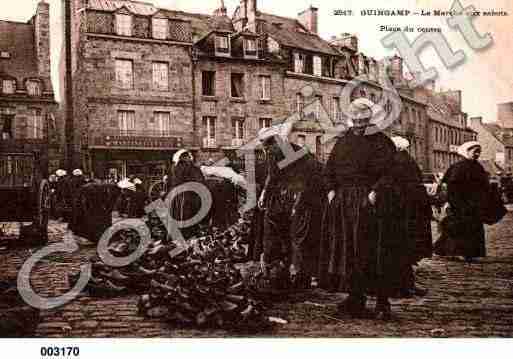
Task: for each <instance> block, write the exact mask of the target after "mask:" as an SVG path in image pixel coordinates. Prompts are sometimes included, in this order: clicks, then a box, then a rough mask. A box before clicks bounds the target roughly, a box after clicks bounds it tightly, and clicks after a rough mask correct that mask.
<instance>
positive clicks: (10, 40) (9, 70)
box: [0, 20, 38, 86]
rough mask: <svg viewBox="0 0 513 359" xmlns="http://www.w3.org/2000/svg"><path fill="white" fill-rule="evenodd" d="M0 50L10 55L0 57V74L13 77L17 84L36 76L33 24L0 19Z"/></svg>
mask: <svg viewBox="0 0 513 359" xmlns="http://www.w3.org/2000/svg"><path fill="white" fill-rule="evenodd" d="M0 51H3V52H8V53H9V54H10V56H11V57H10V59H0V75H4V76H10V77H14V78H16V79H17V80H18V84H20V82H21V81H23V80H24V79H26V78H29V77H38V71H37V63H36V47H35V40H34V26H33V25H31V24H27V23H20V22H13V21H2V20H0ZM18 86H19V85H18Z"/></svg>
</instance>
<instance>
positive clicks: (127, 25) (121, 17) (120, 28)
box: [116, 14, 132, 36]
mask: <svg viewBox="0 0 513 359" xmlns="http://www.w3.org/2000/svg"><path fill="white" fill-rule="evenodd" d="M116 34H118V35H122V36H132V15H125V14H116Z"/></svg>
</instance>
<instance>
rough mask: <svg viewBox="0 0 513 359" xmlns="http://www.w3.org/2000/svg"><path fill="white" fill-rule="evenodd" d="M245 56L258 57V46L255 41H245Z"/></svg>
mask: <svg viewBox="0 0 513 359" xmlns="http://www.w3.org/2000/svg"><path fill="white" fill-rule="evenodd" d="M244 56H245V57H257V45H256V40H255V39H245V40H244Z"/></svg>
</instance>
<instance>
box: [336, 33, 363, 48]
mask: <svg viewBox="0 0 513 359" xmlns="http://www.w3.org/2000/svg"><path fill="white" fill-rule="evenodd" d="M330 43H331V44H332V45H333V46H336V47H337V48H339V49H340V48H342V47H347V48H349V49H351V50H353V51H355V52H358V37H356V35H351V34H348V33H347V32H345V33H343V34H341V35H340V37H337V36H333V37H332V38H331V41H330Z"/></svg>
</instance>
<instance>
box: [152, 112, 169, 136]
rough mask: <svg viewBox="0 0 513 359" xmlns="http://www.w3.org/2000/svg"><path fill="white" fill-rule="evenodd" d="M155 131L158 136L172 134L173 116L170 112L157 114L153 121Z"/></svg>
mask: <svg viewBox="0 0 513 359" xmlns="http://www.w3.org/2000/svg"><path fill="white" fill-rule="evenodd" d="M153 131H154V133H155V134H157V135H158V136H164V137H165V136H169V135H170V134H171V115H170V114H169V112H155V113H154V119H153Z"/></svg>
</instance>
